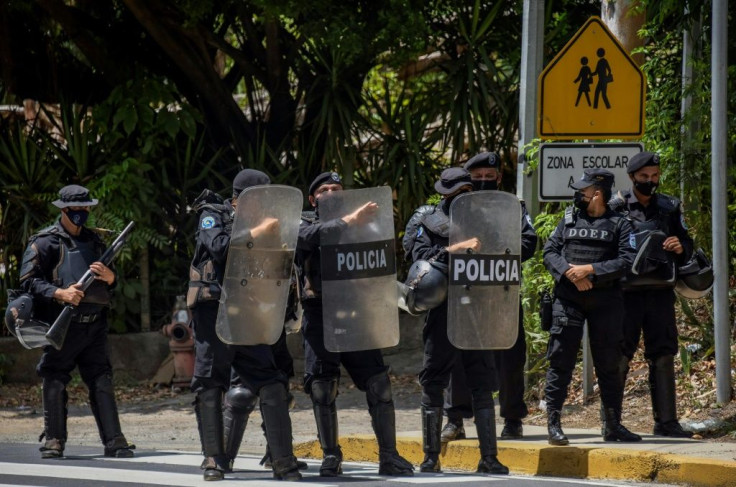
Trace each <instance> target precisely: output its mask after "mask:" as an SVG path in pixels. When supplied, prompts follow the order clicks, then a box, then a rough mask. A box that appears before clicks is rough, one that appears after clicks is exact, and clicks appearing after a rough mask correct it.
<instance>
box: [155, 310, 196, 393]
mask: <svg viewBox="0 0 736 487" xmlns="http://www.w3.org/2000/svg"><path fill="white" fill-rule="evenodd" d="M190 321H191V313H190V311H189V308H187V305H186V301H185V299H184V296H177V297H176V304H175V305H174V310H173V312H172V314H171V323H169V324H167V325H164V326H162V327H161V333H163V335H164V336H166V337H168V338H169V350H171V353H172V354H173V355H174V378H173V380H172V381H171V387H172V388H182V387H188V386H189V384H190V383H191V382H192V376H193V375H194V336H193V335H192V329H191V327H190V326H189V322H190Z"/></svg>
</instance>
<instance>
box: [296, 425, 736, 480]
mask: <svg viewBox="0 0 736 487" xmlns="http://www.w3.org/2000/svg"><path fill="white" fill-rule="evenodd" d="M397 423H398V422H397ZM367 426H368V427H370V426H369V425H367ZM397 428H398V429H399V431H400V432H399V433H398V439H397V443H398V449H399V451H400V452H401V454H402V455H404V456H405V457H406V459H407V460H409V461H410V462H412V463H413V464H415V465H419V463H421V461H422V459H423V458H424V454H423V453H422V435H421V432H420V431H401V424H400V423H399V424H397ZM501 428H502V425H497V430H498V431H499V432H500V431H501ZM465 430H466V434H467V436H468V438H470V439H467V440H461V441H454V442H451V443H449V445H448V446H447V447H446V448H444V449H443V452H442V454H441V456H440V462H441V465H442V468H443V469H446V470H465V471H474V470H475V468H476V467H477V464H478V460H479V451H478V443H477V441H476V440H475V437H476V435H475V429H474V428H473V427H472V426H471V424H469V422H466V426H465ZM365 433H366V434H353V435H349V436H343V437H341V438H340V445H341V446H342V451H343V455H344V458H345V460H350V461H370V462H377V461H378V460H377V459H378V447H377V445H376V440H375V437H374V436H373V435H372V434H368V433H369V431H366V432H365ZM565 434H566V435H567V436H568V438H569V439H570V444H569V445H568V446H551V445H549V444H548V443H547V430H546V428H544V427H540V426H528V425H524V439H523V440H515V441H499V442H498V449H499V455H498V456H499V460H500V461H501V462H502V463H503V464H505V465H506V466H507V467H509V469H510V470H511V472H512V473H519V474H524V475H540V476H549V477H568V478H590V479H617V480H631V481H639V482H641V481H644V482H646V481H652V482H659V483H665V484H681V485H692V486H703V487H706V486H707V487H711V486H713V487H715V486H719V487H720V486H723V487H726V486H731V487H733V486H736V442H733V443H729V442H722V443H715V442H710V441H701V440H686V439H671V438H663V437H658V436H652V435H645V434H642V437H643V440H642V441H641V442H639V443H608V442H604V441H603V439H602V438H601V435H600V430H593V429H590V430H586V429H571V428H565ZM296 454H297V455H298V456H300V457H305V458H321V457H322V451H321V450H320V447H319V442H317V441H309V442H305V443H300V444H299V445H297V446H296Z"/></svg>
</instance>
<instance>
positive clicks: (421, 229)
mask: <svg viewBox="0 0 736 487" xmlns="http://www.w3.org/2000/svg"><path fill="white" fill-rule="evenodd" d="M423 233H424V227H422V226H420V227H419V230H417V237H421V236H422V234H423Z"/></svg>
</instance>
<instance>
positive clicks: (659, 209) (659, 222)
mask: <svg viewBox="0 0 736 487" xmlns="http://www.w3.org/2000/svg"><path fill="white" fill-rule="evenodd" d="M631 194H632V192H631V190H626V191H619V193H618V194H617V195H616V196H614V197H613V198H611V201H610V202H609V206H610V207H611V208H612V209H614V210H615V211H618V212H620V213H622V214H623V215H624V217H625V218H626V219H627V220H629V221H630V222H631V225H632V226H633V227H634V233H633V235H634V238H635V240H636V248H637V249H641V248H642V243H643V242H644V241H645V240H646V238H647V237H648V236H649V234H650V233H651V232H653V231H655V230H661V231H662V232H663V233H664V234H665V235H670V218H671V216H672V213H673V212H674V211H675V210H677V208H679V206H680V201H679V200H678V199H677V198H674V197H672V196H667V195H664V194H656V195H655V196H654V197H653V198H652V203H651V204H653V205H655V210H656V211H655V213H654V216H653V217H652V218H650V219H649V220H639V219H637V218H633V217H632V215H631V213H632V212H631V211H630V209H629V206H628V202H629V200H630V199H631ZM675 284H676V273H675V266H674V261H672V262H670V263H668V264H667V265H666V266H663V267H662V268H661V269H657V270H656V271H655V272H651V273H649V274H645V275H635V274H633V273H632V272H628V273H627V274H626V276H625V277H624V278H623V279H621V287H622V288H623V289H624V290H627V289H634V288H636V289H663V288H673V287H674V286H675Z"/></svg>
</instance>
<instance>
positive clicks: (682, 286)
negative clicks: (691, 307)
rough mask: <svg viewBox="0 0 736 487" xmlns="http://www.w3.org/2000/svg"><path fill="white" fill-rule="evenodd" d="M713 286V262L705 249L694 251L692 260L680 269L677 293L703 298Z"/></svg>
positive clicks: (688, 297)
mask: <svg viewBox="0 0 736 487" xmlns="http://www.w3.org/2000/svg"><path fill="white" fill-rule="evenodd" d="M712 287H713V264H712V263H711V261H710V259H709V258H708V257H707V256H706V255H705V252H703V249H698V250H696V251H695V252H694V253H693V256H692V258H691V259H690V261H689V262H688V263H687V264H685V265H683V266H682V267H680V268H679V269H678V280H677V285H676V286H675V291H676V292H677V294H679V295H680V296H682V297H683V298H687V299H698V298H702V297H703V296H705V295H706V294H708V291H710V289H711V288H712Z"/></svg>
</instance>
